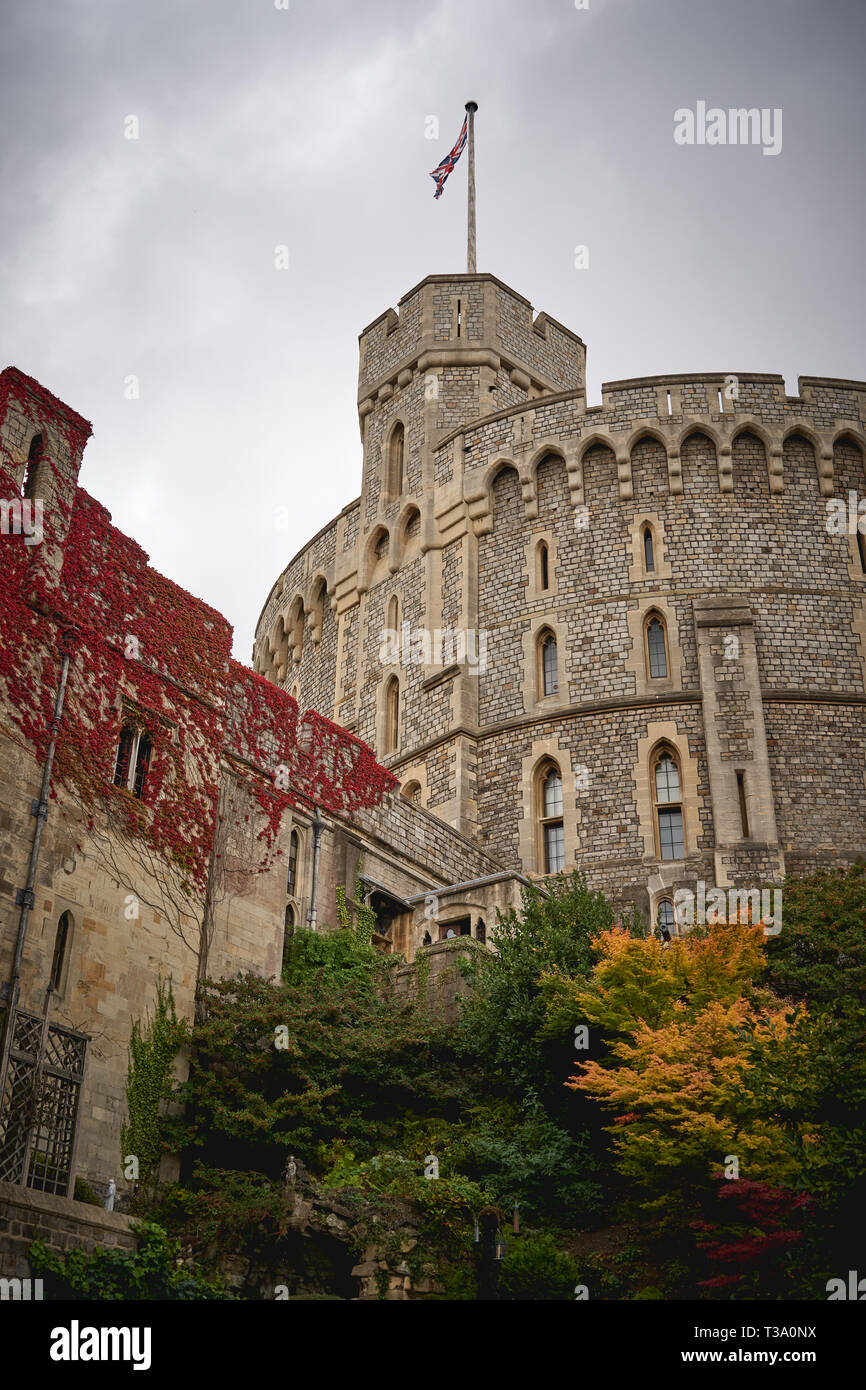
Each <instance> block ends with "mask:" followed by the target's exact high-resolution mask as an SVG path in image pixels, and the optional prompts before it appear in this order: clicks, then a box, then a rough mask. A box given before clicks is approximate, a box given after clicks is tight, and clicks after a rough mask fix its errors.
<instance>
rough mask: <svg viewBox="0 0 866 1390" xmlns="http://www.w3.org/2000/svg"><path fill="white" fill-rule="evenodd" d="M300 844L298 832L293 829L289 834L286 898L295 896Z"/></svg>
mask: <svg viewBox="0 0 866 1390" xmlns="http://www.w3.org/2000/svg"><path fill="white" fill-rule="evenodd" d="M300 845H301V841H300V838H299V836H298V832H297V830H293V831H292V833H291V835H290V836H289V872H288V877H287V880H286V897H288V898H293V897H294V896H295V888H296V887H297V883H298V850H299V849H300Z"/></svg>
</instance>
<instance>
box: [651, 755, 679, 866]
mask: <svg viewBox="0 0 866 1390" xmlns="http://www.w3.org/2000/svg"><path fill="white" fill-rule="evenodd" d="M650 775H651V780H652V787H653V806H654V810H655V822H656V845H657V849H658V856H659V858H660V859H683V858H685V853H686V844H685V832H684V830H683V805H682V792H681V790H680V769H679V762H678V760H677V757H676V754H675V753H674V751H673V749H671V748H668V747H667V746H664V745H663V746H662V747H661V748H659V749H658V750H657V751H656V753H655V754H654V755H653V760H652V767H651V769H650Z"/></svg>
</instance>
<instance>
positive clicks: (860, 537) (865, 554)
mask: <svg viewBox="0 0 866 1390" xmlns="http://www.w3.org/2000/svg"><path fill="white" fill-rule="evenodd" d="M857 550H858V551H859V554H860V568H861V570H862V571H863V573H864V574H866V536H864V534H863V532H862V531H860V530H858V532H857Z"/></svg>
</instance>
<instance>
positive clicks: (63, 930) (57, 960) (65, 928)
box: [49, 912, 72, 990]
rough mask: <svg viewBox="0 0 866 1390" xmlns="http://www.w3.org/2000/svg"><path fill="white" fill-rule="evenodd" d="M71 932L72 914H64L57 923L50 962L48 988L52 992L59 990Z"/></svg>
mask: <svg viewBox="0 0 866 1390" xmlns="http://www.w3.org/2000/svg"><path fill="white" fill-rule="evenodd" d="M71 930H72V913H71V912H64V913H63V914H62V915H61V918H60V921H59V922H58V923H57V934H56V936H55V937H54V957H53V959H52V961H51V980H50V983H49V988H50V989H53V990H59V989H60V986H61V984H62V982H63V967H64V965H65V963H66V948H67V947H68V945H69V934H70V932H71Z"/></svg>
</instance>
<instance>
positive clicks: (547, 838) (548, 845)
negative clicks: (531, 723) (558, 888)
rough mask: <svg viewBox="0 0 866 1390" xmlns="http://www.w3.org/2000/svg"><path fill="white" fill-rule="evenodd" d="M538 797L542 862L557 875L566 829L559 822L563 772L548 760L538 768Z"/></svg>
mask: <svg viewBox="0 0 866 1390" xmlns="http://www.w3.org/2000/svg"><path fill="white" fill-rule="evenodd" d="M538 800H539V805H538V824H539V830H540V834H541V861H542V863H543V865H544V872H545V873H546V874H558V873H561V872H562V870H563V869H564V868H565V831H564V829H563V823H562V774H561V773H560V771H559V768H558V767H557V766H556V763H548V764H546V766H545V767H543V768H542V769H541V773H540V775H539V779H538Z"/></svg>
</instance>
